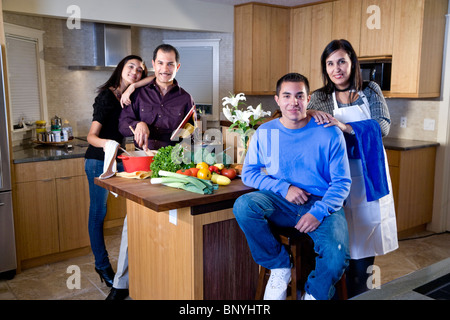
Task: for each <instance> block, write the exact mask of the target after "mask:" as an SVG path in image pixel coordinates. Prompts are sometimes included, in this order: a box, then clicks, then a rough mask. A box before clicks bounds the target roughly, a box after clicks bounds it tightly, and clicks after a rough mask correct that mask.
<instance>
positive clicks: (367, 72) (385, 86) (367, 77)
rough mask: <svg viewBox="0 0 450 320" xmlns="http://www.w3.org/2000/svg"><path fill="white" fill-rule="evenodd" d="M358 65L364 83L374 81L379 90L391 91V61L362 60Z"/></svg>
mask: <svg viewBox="0 0 450 320" xmlns="http://www.w3.org/2000/svg"><path fill="white" fill-rule="evenodd" d="M359 63H360V66H361V74H362V78H363V80H364V81H375V82H376V83H378V84H379V85H380V87H381V90H383V91H390V90H391V69H392V60H388V59H386V60H371V61H369V60H363V61H360V62H359Z"/></svg>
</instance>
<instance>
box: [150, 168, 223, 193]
mask: <svg viewBox="0 0 450 320" xmlns="http://www.w3.org/2000/svg"><path fill="white" fill-rule="evenodd" d="M158 174H159V175H160V176H161V177H160V178H151V179H150V182H151V183H152V184H163V185H165V186H168V187H172V188H178V189H183V190H186V191H190V192H195V193H199V194H212V193H213V192H214V189H217V187H218V186H217V185H214V183H212V182H211V181H209V180H203V179H199V178H196V177H192V176H187V175H184V174H179V173H174V172H169V171H164V170H160V171H159V172H158Z"/></svg>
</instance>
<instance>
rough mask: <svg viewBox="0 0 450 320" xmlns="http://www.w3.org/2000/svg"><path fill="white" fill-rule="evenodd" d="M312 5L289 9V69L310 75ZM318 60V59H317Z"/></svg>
mask: <svg viewBox="0 0 450 320" xmlns="http://www.w3.org/2000/svg"><path fill="white" fill-rule="evenodd" d="M311 21H312V6H307V7H301V8H295V9H292V10H291V26H290V28H291V30H290V33H291V35H292V36H291V41H290V49H289V50H290V55H289V56H290V58H289V65H290V67H289V69H290V71H291V72H298V73H301V74H303V75H304V76H305V77H307V78H308V79H309V78H310V77H311V57H312V55H311V42H312V33H311V30H312V27H311ZM319 61H320V59H319Z"/></svg>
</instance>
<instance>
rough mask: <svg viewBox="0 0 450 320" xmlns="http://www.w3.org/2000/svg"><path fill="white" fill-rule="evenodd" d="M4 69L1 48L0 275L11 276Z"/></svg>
mask: <svg viewBox="0 0 450 320" xmlns="http://www.w3.org/2000/svg"><path fill="white" fill-rule="evenodd" d="M3 70H4V69H3V59H2V54H1V50H0V276H1V277H8V278H11V277H12V276H14V275H15V270H16V268H17V264H16V245H15V243H16V242H15V236H14V219H13V206H12V194H11V170H10V157H9V140H8V121H7V118H6V102H5V82H4V81H5V80H4V78H3Z"/></svg>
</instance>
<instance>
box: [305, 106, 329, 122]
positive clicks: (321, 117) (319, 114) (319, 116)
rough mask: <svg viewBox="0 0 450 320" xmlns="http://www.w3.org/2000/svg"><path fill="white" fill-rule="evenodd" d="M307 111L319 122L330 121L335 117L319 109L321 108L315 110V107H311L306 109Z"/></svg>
mask: <svg viewBox="0 0 450 320" xmlns="http://www.w3.org/2000/svg"><path fill="white" fill-rule="evenodd" d="M306 113H307V114H308V115H309V116H311V117H313V118H314V121H316V123H317V124H327V123H330V121H331V119H332V118H333V116H332V115H331V114H329V113H326V112H323V111H319V110H314V109H309V110H307V111H306Z"/></svg>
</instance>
